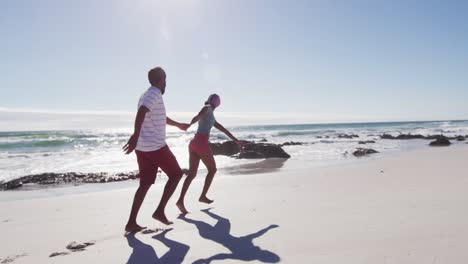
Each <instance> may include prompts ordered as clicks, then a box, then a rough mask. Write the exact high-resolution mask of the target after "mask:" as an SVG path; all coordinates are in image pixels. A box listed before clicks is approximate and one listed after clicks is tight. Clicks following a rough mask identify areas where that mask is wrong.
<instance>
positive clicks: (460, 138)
mask: <svg viewBox="0 0 468 264" xmlns="http://www.w3.org/2000/svg"><path fill="white" fill-rule="evenodd" d="M456 140H457V141H465V137H464V136H457V137H456Z"/></svg>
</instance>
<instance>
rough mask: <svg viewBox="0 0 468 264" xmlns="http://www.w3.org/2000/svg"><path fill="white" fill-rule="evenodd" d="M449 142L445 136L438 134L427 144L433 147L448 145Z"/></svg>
mask: <svg viewBox="0 0 468 264" xmlns="http://www.w3.org/2000/svg"><path fill="white" fill-rule="evenodd" d="M450 144H452V143H451V142H450V140H449V139H448V138H447V137H445V136H439V137H437V138H436V140H435V141H432V142H431V143H429V146H433V147H444V146H450Z"/></svg>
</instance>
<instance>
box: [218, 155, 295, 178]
mask: <svg viewBox="0 0 468 264" xmlns="http://www.w3.org/2000/svg"><path fill="white" fill-rule="evenodd" d="M286 161H287V159H281V158H271V159H264V160H262V161H259V162H255V163H247V164H241V165H238V166H232V167H227V168H223V169H222V170H223V171H224V172H226V173H228V174H232V175H235V174H259V173H270V172H275V171H278V170H279V169H281V168H282V167H283V166H284V163H285V162H286Z"/></svg>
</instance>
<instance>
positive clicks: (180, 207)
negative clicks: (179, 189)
mask: <svg viewBox="0 0 468 264" xmlns="http://www.w3.org/2000/svg"><path fill="white" fill-rule="evenodd" d="M176 205H177V208H179V210H180V212H181V213H182V214H188V211H187V209H186V208H185V205H184V202H177V203H176Z"/></svg>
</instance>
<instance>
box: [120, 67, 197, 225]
mask: <svg viewBox="0 0 468 264" xmlns="http://www.w3.org/2000/svg"><path fill="white" fill-rule="evenodd" d="M148 79H149V82H150V84H151V87H150V88H148V90H147V91H146V92H145V93H143V95H142V96H141V97H140V101H139V103H138V113H137V115H136V118H135V131H134V133H133V135H132V136H131V137H130V139H129V140H128V142H127V144H126V145H125V146H124V147H123V150H124V152H125V153H126V154H130V153H131V152H132V151H133V150H135V152H136V156H137V161H138V168H139V170H140V185H139V187H138V189H137V191H136V193H135V197H134V198H133V205H132V210H131V212H130V217H129V219H128V223H127V225H126V226H125V231H127V232H138V231H140V230H142V229H144V228H145V227H141V226H140V225H138V224H137V222H136V218H137V215H138V211H139V210H140V207H141V204H142V203H143V200H144V199H145V196H146V193H147V192H148V190H149V188H150V187H151V185H152V184H154V181H155V180H156V174H157V171H158V168H161V169H162V170H163V171H164V173H166V175H167V176H168V177H169V180H168V181H167V183H166V186H165V187H164V192H163V195H162V197H161V201H160V202H159V206H158V207H157V208H156V211H155V212H154V213H153V218H154V219H156V220H158V221H161V222H162V223H164V224H166V225H170V224H172V222H170V221H169V220H167V217H166V214H165V212H164V209H165V207H166V204H167V202H168V201H169V199H170V198H171V196H172V194H173V193H174V191H175V189H176V188H177V184H178V183H179V181H180V179H181V177H182V174H183V173H182V170H181V169H180V166H179V164H178V163H177V160H176V158H175V157H174V155H173V154H172V152H171V150H170V149H169V147H168V146H167V144H166V124H167V125H171V126H176V127H178V128H180V129H181V130H187V128H188V127H189V125H188V124H182V123H178V122H175V121H173V120H172V119H170V118H168V117H166V109H165V107H164V101H163V98H162V95H163V94H164V92H165V90H166V73H165V72H164V70H163V69H162V68H160V67H156V68H154V69H151V70H150V71H149V72H148Z"/></svg>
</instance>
